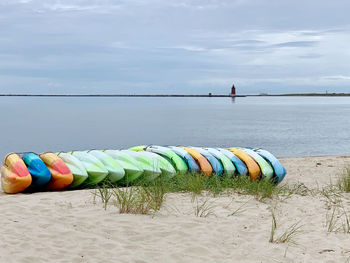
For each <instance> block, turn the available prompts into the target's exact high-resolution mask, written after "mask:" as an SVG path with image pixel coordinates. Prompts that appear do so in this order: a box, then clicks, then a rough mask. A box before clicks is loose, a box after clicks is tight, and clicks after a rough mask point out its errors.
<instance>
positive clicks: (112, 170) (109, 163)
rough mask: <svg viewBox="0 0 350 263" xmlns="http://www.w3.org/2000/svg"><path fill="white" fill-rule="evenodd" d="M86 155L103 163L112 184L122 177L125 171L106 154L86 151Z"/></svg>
mask: <svg viewBox="0 0 350 263" xmlns="http://www.w3.org/2000/svg"><path fill="white" fill-rule="evenodd" d="M87 153H89V154H91V155H93V156H95V157H96V158H97V159H98V160H99V161H100V162H101V163H103V165H104V166H105V167H106V169H107V170H108V178H109V180H110V181H111V182H112V183H115V182H117V181H119V180H121V179H122V178H123V177H124V175H125V171H124V169H123V167H122V166H121V165H120V164H119V163H118V162H116V161H115V160H114V159H113V158H112V157H111V156H109V155H108V154H106V153H104V152H102V151H98V150H92V151H88V152H87Z"/></svg>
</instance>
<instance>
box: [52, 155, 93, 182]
mask: <svg viewBox="0 0 350 263" xmlns="http://www.w3.org/2000/svg"><path fill="white" fill-rule="evenodd" d="M56 155H57V156H58V157H60V158H61V159H62V161H63V162H64V163H65V164H66V165H67V167H68V168H69V170H70V171H71V173H72V174H73V183H71V184H70V185H69V186H68V188H76V187H78V186H80V185H81V184H83V183H84V182H85V181H86V180H87V179H88V173H87V172H86V169H85V167H84V165H83V164H82V163H81V161H79V160H78V159H77V158H76V157H74V156H73V155H71V154H68V153H56Z"/></svg>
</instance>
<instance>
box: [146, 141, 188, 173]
mask: <svg viewBox="0 0 350 263" xmlns="http://www.w3.org/2000/svg"><path fill="white" fill-rule="evenodd" d="M146 151H148V152H153V153H156V154H159V155H161V156H162V157H164V158H165V159H167V160H168V161H169V162H170V163H171V164H172V166H173V167H174V168H175V169H176V171H177V173H179V174H185V173H187V172H188V167H187V165H186V163H185V161H184V160H183V159H182V158H181V157H180V156H178V155H177V154H176V153H174V152H173V151H172V150H171V149H169V148H166V147H163V146H156V145H151V146H147V147H146Z"/></svg>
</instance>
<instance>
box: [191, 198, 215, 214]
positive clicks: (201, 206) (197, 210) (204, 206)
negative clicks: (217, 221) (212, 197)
mask: <svg viewBox="0 0 350 263" xmlns="http://www.w3.org/2000/svg"><path fill="white" fill-rule="evenodd" d="M194 203H195V205H194V215H195V216H197V217H208V216H210V215H214V212H213V210H214V207H215V206H214V205H213V204H211V203H209V200H208V199H206V200H204V201H203V202H200V201H199V200H198V198H195V199H194Z"/></svg>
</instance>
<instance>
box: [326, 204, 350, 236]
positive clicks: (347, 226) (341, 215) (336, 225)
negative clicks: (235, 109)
mask: <svg viewBox="0 0 350 263" xmlns="http://www.w3.org/2000/svg"><path fill="white" fill-rule="evenodd" d="M326 228H327V232H329V233H332V232H333V233H340V232H341V233H345V234H350V215H349V214H348V212H347V211H346V209H345V207H344V206H343V205H334V206H333V207H332V209H331V212H330V213H327V215H326Z"/></svg>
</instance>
